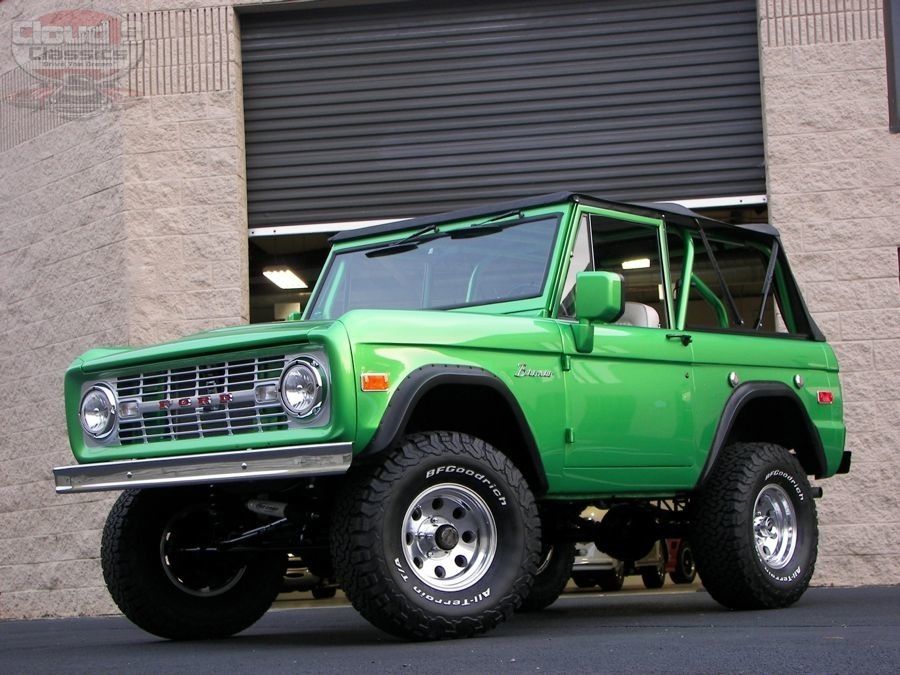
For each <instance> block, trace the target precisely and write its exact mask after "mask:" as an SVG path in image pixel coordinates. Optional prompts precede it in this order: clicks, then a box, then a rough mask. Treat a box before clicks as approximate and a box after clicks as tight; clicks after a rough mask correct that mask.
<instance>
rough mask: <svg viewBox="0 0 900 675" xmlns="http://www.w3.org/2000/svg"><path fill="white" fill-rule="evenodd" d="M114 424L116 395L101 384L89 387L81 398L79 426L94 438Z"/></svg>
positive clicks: (107, 431)
mask: <svg viewBox="0 0 900 675" xmlns="http://www.w3.org/2000/svg"><path fill="white" fill-rule="evenodd" d="M115 425H116V397H115V394H113V393H112V390H111V389H110V388H109V387H105V386H103V385H102V384H98V385H96V386H93V387H91V388H90V389H88V390H87V392H86V393H85V394H84V396H83V397H82V399H81V428H82V429H84V431H85V433H86V434H88V435H89V436H93V437H94V438H103V437H104V436H108V435H109V434H110V432H112V430H113V427H114V426H115Z"/></svg>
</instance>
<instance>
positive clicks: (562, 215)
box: [303, 204, 570, 320]
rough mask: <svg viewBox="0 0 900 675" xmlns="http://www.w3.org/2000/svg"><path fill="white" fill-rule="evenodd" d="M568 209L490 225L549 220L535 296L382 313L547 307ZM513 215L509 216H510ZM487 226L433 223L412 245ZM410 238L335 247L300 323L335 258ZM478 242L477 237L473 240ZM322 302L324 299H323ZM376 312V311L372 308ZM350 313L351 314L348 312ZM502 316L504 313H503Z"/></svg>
mask: <svg viewBox="0 0 900 675" xmlns="http://www.w3.org/2000/svg"><path fill="white" fill-rule="evenodd" d="M567 206H568V205H565V204H553V205H547V206H545V207H543V208H538V209H534V210H532V209H529V210H528V211H527V212H520V217H518V218H510V220H508V221H506V220H500V221H490V222H489V224H490V225H496V226H498V227H500V228H501V229H502V230H506V229H508V228H510V227H516V226H519V225H522V224H526V223H529V222H534V221H539V220H551V221H552V223H551V228H549V229H548V236H549V237H550V240H551V244H550V246H549V247H548V254H547V259H546V261H545V264H544V269H543V271H542V276H541V281H540V291H539V292H538V293H536V294H534V295H525V296H516V297H509V298H502V299H498V300H494V301H491V302H483V301H481V302H470V303H463V304H452V305H442V306H439V307H437V306H436V307H428V308H417V309H407V310H388V309H385V310H384V311H452V310H469V311H477V309H478V308H483V307H494V308H500V307H504V306H506V305H510V308H509V310H510V311H516V310H518V309H522V308H521V304H522V303H523V301H530V303H531V304H530V306H529V309H532V310H533V309H536V308H538V303H540V307H543V306H544V305H545V304H546V298H547V295H548V293H550V292H552V290H553V287H554V286H555V283H553V281H554V279H553V276H554V265H555V263H556V261H557V258H558V251H559V246H560V241H561V240H562V239H564V238H565V237H564V235H565V232H564V230H565V229H566V228H564V227H563V225H564V223H565V222H566V219H567V216H569V215H570V211H569V209H567V208H566V207H567ZM511 215H512V214H511ZM483 224H486V222H485V219H484V218H483V217H481V218H473V219H467V220H461V221H453V222H446V223H436V224H435V229H434V231H433V232H429V233H428V234H426V235H425V236H423V237H422V238H420V239H416V240H415V242H414V243H416V244H419V245H424V244H427V243H428V242H431V241H433V240H435V239H442V238H448V237H450V235H451V234H452V233H453V232H455V231H458V230H466V229H468V228H470V227H473V226H475V227H477V226H478V225H483ZM416 229H422V228H421V227H419V228H414V229H412V233H415V230H416ZM409 235H410V232H409V231H400V232H392V233H391V234H390V235H380V236H376V237H373V238H372V239H369V240H367V241H364V242H360V241H359V240H355V241H353V242H352V243H350V242H348V244H346V245H341V244H336V245H335V246H333V247H332V249H331V251H330V252H329V254H328V259H327V261H326V263H325V267H324V268H323V270H322V274H321V275H320V277H319V279H318V282H317V283H316V285H315V288H314V289H313V293H312V295H311V296H310V299H309V302H308V303H307V305H306V307H305V308H304V311H303V320H312V312H313V309H314V308H315V307H316V306H317V305H318V303H319V301H320V297H321V296H322V294H323V293H324V292H325V290H326V287H327V281H328V279H329V278H330V277H331V275H332V274H334V273H335V270H336V267H335V265H336V262H337V260H338V256H340V255H343V254H346V253H358V252H361V251H368V250H377V249H381V248H385V247H387V246H390V245H391V244H392V243H399V242H402V241H404V240H406V239H408V237H409ZM484 236H486V237H490V236H493V234H486V235H484ZM476 238H480V237H476ZM395 255H398V256H402V255H404V254H403V253H397V254H395ZM322 300H324V298H322ZM372 309H373V310H376V311H377V308H372ZM350 311H353V310H350ZM504 313H505V312H504ZM332 318H333V319H338V318H340V317H332Z"/></svg>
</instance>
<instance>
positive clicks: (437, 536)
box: [434, 525, 459, 551]
mask: <svg viewBox="0 0 900 675" xmlns="http://www.w3.org/2000/svg"><path fill="white" fill-rule="evenodd" d="M434 543H435V544H437V546H438V548H439V549H441V550H443V551H449V550H451V549H453V548H455V547H456V545H457V544H458V543H459V532H457V530H456V528H455V527H453V526H452V525H441V526H440V527H439V528H438V529H437V532H435V533H434Z"/></svg>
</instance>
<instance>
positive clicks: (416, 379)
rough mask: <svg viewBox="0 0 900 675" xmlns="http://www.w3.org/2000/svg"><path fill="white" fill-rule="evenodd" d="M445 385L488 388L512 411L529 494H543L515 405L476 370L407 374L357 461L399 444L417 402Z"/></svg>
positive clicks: (540, 470) (541, 476) (535, 453)
mask: <svg viewBox="0 0 900 675" xmlns="http://www.w3.org/2000/svg"><path fill="white" fill-rule="evenodd" d="M446 384H452V385H468V386H477V387H488V388H490V389H492V390H493V391H495V392H496V393H497V394H499V395H500V397H501V398H502V399H503V400H504V401H505V402H506V404H507V405H508V406H509V409H510V410H511V411H512V414H513V417H514V418H515V421H516V424H517V425H518V427H519V433H520V434H521V436H522V438H523V439H524V445H525V447H524V454H525V458H526V460H527V461H528V462H529V463H530V464H531V469H532V470H533V475H534V479H535V480H536V483H535V484H534V485H533V486H532V488H533V491H534V492H535V494H544V493H545V492H546V491H547V488H548V482H547V475H546V473H545V471H544V463H543V461H542V460H541V454H540V452H539V450H538V447H537V443H536V442H535V440H534V435H533V434H532V433H531V427H530V426H529V425H528V421H527V420H526V419H525V414H524V413H523V412H522V408H521V407H520V406H519V402H518V401H517V400H516V397H515V396H513V394H512V392H511V391H510V390H509V387H507V386H506V384H505V383H504V382H503V381H502V380H501V379H500V378H499V377H497V376H496V375H494V374H493V373H491V372H490V371H487V370H484V369H483V368H478V367H476V366H460V365H451V364H432V365H427V366H420V367H419V368H416V369H415V370H413V371H411V372H410V373H409V374H408V375H407V376H406V377H405V378H404V379H403V381H402V382H401V383H400V384H399V385H397V389H396V391H395V392H394V395H393V396H392V397H391V400H390V401H388V406H387V408H386V409H385V411H384V415H382V417H381V422H380V423H379V425H378V429H377V430H376V431H375V436H373V438H372V440H371V442H370V443H369V444H368V445H367V446H366V447H365V448H364V449H363V451H362V452H361V453H360V457H370V456H372V455H375V454H378V453H380V452H382V451H384V450H386V449H388V448H391V447H394V446H395V445H396V444H397V443H399V442H400V440H401V438H402V436H403V433H404V431H405V429H406V428H407V425H408V424H409V420H410V418H411V417H412V414H413V411H414V410H415V409H416V406H417V405H418V403H419V401H421V400H422V398H423V397H424V396H425V395H426V394H427V393H428V392H429V391H431V390H433V389H435V388H436V387H439V386H442V385H446Z"/></svg>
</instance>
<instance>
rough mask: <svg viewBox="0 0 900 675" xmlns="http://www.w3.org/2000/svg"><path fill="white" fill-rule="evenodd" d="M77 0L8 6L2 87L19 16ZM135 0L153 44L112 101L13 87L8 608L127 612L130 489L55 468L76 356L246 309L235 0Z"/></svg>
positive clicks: (2, 262) (1, 337)
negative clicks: (19, 101)
mask: <svg viewBox="0 0 900 675" xmlns="http://www.w3.org/2000/svg"><path fill="white" fill-rule="evenodd" d="M185 4H186V3H185ZM63 7H67V5H66V4H65V3H62V2H46V1H43V0H42V1H39V2H32V1H29V2H25V1H24V0H19V1H18V2H16V1H13V2H4V3H2V5H0V93H8V92H9V91H11V89H10V88H11V87H12V88H13V89H14V88H15V87H21V86H23V85H22V82H27V81H28V77H27V76H24V77H23V74H22V73H21V72H19V71H17V70H16V64H15V63H13V62H12V60H11V58H10V35H11V23H10V22H11V20H12V19H13V18H15V17H19V18H21V17H28V18H30V17H32V16H36V15H40V14H42V13H45V12H48V11H51V10H54V9H60V8H63ZM129 9H132V10H134V13H133V14H131V15H128V17H129V18H131V19H133V20H135V21H137V22H138V23H140V24H141V25H142V26H143V27H144V28H143V31H142V35H143V44H142V47H143V49H144V58H143V60H142V61H141V62H140V63H139V67H138V68H137V69H135V71H132V72H131V73H130V74H129V75H128V78H127V79H129V91H130V94H131V95H130V96H129V97H128V98H127V99H126V100H124V101H121V102H120V103H119V104H118V105H116V106H115V107H114V109H113V110H109V111H106V112H102V113H98V114H95V115H91V116H87V117H79V118H74V119H73V118H67V117H64V116H59V115H55V116H54V115H47V114H45V113H43V112H41V111H33V110H27V109H21V108H18V107H15V108H14V107H11V106H9V105H5V104H4V102H5V100H6V99H5V98H2V97H0V98H2V100H0V316H2V317H3V318H2V321H0V409H3V410H4V411H6V415H5V416H4V422H3V423H2V424H0V619H6V618H32V617H40V616H72V615H80V614H89V615H93V614H103V613H111V612H115V611H116V608H115V606H114V605H113V603H112V601H111V600H110V598H109V596H108V594H107V592H106V589H105V587H104V586H103V580H102V575H101V573H100V565H99V560H98V555H99V549H100V532H101V529H102V527H103V522H104V520H105V517H106V513H107V512H108V510H109V506H110V504H111V503H112V500H113V499H114V498H115V495H114V494H113V495H112V496H110V495H109V494H107V493H94V494H87V495H81V496H77V495H67V496H57V495H56V494H55V493H54V490H53V481H52V475H51V467H53V466H55V465H60V464H69V463H71V462H72V457H71V453H70V451H69V448H68V441H67V438H66V432H65V417H64V413H63V403H62V378H63V374H64V372H65V370H66V367H67V366H68V365H69V363H71V361H72V360H73V359H74V358H75V357H76V356H77V355H78V354H80V353H82V352H84V351H86V350H87V349H89V348H91V347H95V346H98V345H110V344H129V345H140V344H149V343H153V342H158V341H160V340H168V339H173V338H176V337H179V336H182V335H185V334H188V333H192V332H196V331H198V330H203V329H206V328H211V327H218V326H224V325H233V324H237V323H243V322H246V321H247V320H248V313H249V310H248V297H247V294H248V284H247V264H248V252H247V222H246V204H245V202H246V196H245V195H246V187H245V180H244V166H245V160H244V150H243V120H242V104H241V98H240V64H239V58H240V50H239V49H238V41H237V35H236V24H235V21H234V13H233V11H232V10H231V8H230V7H228V6H222V7H213V8H209V7H207V8H197V9H194V10H191V11H143V10H145V9H146V3H144V2H131V3H120V5H119V7H118V11H119V12H120V13H125V12H127V11H128V10H129ZM138 10H141V11H138ZM151 27H153V28H152V29H151ZM191 50H192V53H193V59H192V60H188V59H187V58H186V57H185V55H186V54H187V52H188V51H191ZM151 80H152V82H153V84H152V87H151V84H150V82H151ZM4 87H5V89H4Z"/></svg>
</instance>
